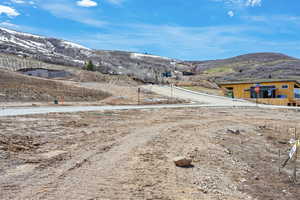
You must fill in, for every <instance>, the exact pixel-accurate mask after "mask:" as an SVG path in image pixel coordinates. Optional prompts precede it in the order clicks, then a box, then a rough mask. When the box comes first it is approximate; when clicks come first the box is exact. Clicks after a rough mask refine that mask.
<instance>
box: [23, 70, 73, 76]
mask: <svg viewBox="0 0 300 200" xmlns="http://www.w3.org/2000/svg"><path fill="white" fill-rule="evenodd" d="M18 72H20V73H22V74H24V75H28V76H36V77H42V78H61V77H67V76H70V75H71V73H70V72H67V71H64V70H51V69H43V68H25V69H20V70H18Z"/></svg>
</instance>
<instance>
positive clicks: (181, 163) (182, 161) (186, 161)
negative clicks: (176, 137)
mask: <svg viewBox="0 0 300 200" xmlns="http://www.w3.org/2000/svg"><path fill="white" fill-rule="evenodd" d="M173 161H174V163H175V165H176V166H177V167H190V166H192V159H190V158H185V157H176V158H174V159H173Z"/></svg>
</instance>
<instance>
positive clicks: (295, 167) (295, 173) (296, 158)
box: [293, 128, 298, 184]
mask: <svg viewBox="0 0 300 200" xmlns="http://www.w3.org/2000/svg"><path fill="white" fill-rule="evenodd" d="M295 141H296V147H297V148H296V152H295V159H294V175H293V176H294V183H295V184H296V183H297V160H298V135H297V129H296V128H295Z"/></svg>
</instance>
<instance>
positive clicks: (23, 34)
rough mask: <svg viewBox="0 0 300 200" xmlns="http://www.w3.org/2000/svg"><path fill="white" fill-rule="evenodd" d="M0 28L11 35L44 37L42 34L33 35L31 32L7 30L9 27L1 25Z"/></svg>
mask: <svg viewBox="0 0 300 200" xmlns="http://www.w3.org/2000/svg"><path fill="white" fill-rule="evenodd" d="M0 30H2V31H5V32H7V33H10V34H13V35H21V36H26V37H34V38H41V39H42V38H45V37H42V36H38V35H33V34H29V33H21V32H17V31H13V30H9V29H6V28H2V27H0Z"/></svg>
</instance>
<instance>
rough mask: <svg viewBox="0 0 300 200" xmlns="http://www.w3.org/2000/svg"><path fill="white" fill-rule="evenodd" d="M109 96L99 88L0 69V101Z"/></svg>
mask: <svg viewBox="0 0 300 200" xmlns="http://www.w3.org/2000/svg"><path fill="white" fill-rule="evenodd" d="M109 96H111V95H110V94H109V93H106V92H102V91H99V90H92V89H85V88H82V87H75V86H73V85H68V84H64V83H62V82H58V81H55V80H47V79H42V78H36V77H31V76H26V75H22V74H19V73H16V72H10V71H7V70H3V69H0V102H11V101H22V102H26V101H29V102H35V101H37V102H41V101H50V102H51V101H53V100H54V99H61V98H62V97H64V100H65V101H88V100H91V101H99V100H102V99H105V98H107V97H109Z"/></svg>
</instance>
